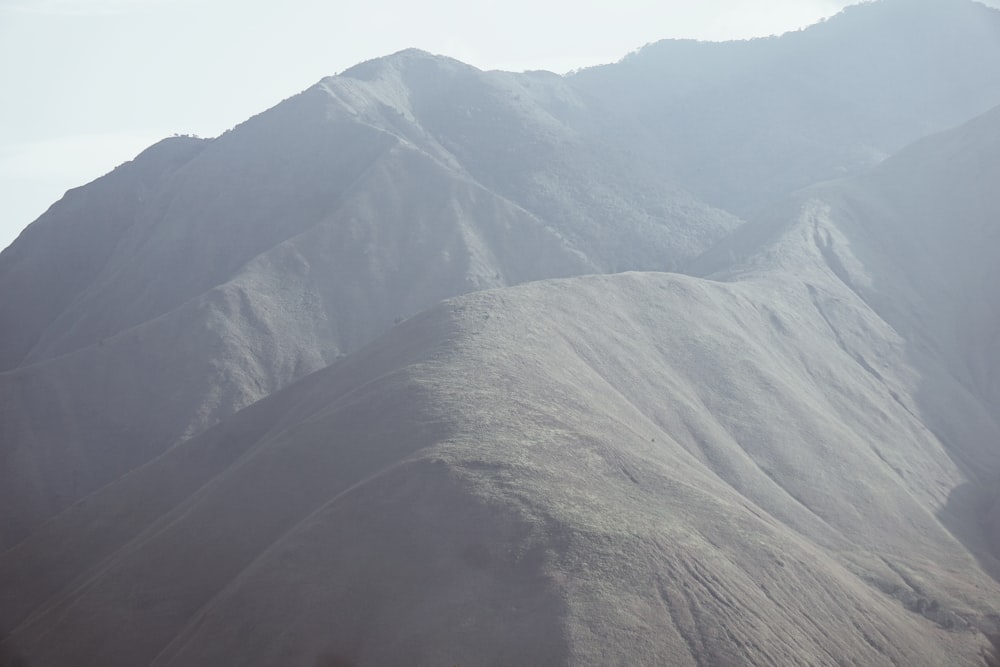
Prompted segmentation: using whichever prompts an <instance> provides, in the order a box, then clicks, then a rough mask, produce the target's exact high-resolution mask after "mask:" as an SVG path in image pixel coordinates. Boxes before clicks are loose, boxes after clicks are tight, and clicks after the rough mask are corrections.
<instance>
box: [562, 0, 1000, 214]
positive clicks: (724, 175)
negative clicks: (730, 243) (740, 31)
mask: <svg viewBox="0 0 1000 667" xmlns="http://www.w3.org/2000/svg"><path fill="white" fill-rule="evenodd" d="M570 82H571V83H572V84H573V86H574V87H575V88H577V89H579V90H582V91H586V93H588V94H591V95H595V96H597V97H599V98H601V99H602V100H613V104H612V105H611V106H610V108H613V109H615V110H617V111H618V112H619V113H622V114H623V117H624V118H625V119H627V121H629V122H632V123H634V124H637V125H639V126H641V127H642V128H644V130H645V131H647V132H648V141H647V144H646V145H645V146H644V147H643V148H645V149H646V150H652V151H657V152H659V154H660V155H661V156H662V159H663V161H664V162H665V163H667V164H669V165H671V166H670V169H671V173H672V174H673V180H675V182H677V183H678V184H680V185H681V186H683V187H685V188H687V189H689V190H690V191H692V192H694V193H695V194H696V195H698V196H699V197H700V198H702V199H704V200H705V201H707V202H709V203H711V204H714V205H716V206H720V207H722V208H724V209H727V210H730V211H734V212H738V213H742V214H751V213H753V212H756V211H759V210H760V209H761V207H762V206H764V205H767V204H768V203H771V202H773V201H774V200H776V199H778V198H781V197H783V196H784V195H786V194H788V193H789V192H791V191H792V190H795V189H797V188H801V187H805V186H808V185H811V184H813V183H816V182H817V181H820V180H826V179H830V178H837V177H841V176H844V175H846V174H851V173H855V172H857V171H858V170H859V169H862V168H865V167H867V166H871V165H873V164H875V163H877V162H878V161H879V160H881V159H883V158H884V157H886V156H887V155H890V154H892V153H894V152H896V151H898V150H900V149H901V148H903V147H904V146H906V145H907V144H909V143H911V142H913V141H916V140H917V139H919V138H921V137H923V136H926V135H927V134H929V133H931V132H938V131H941V130H944V129H946V128H949V127H952V126H954V125H957V124H959V123H962V122H965V121H966V120H968V119H969V118H971V117H972V116H974V115H977V114H980V113H983V112H985V111H986V110H987V109H989V108H991V107H993V106H996V105H997V104H1000V11H997V10H996V9H994V8H990V7H987V6H985V5H983V4H981V3H978V2H973V1H971V0H879V1H877V2H866V3H859V4H857V5H855V6H850V7H847V8H846V9H844V10H843V11H842V12H841V13H840V14H838V15H836V16H834V17H831V18H830V19H829V20H826V21H824V22H821V23H819V24H817V25H814V26H810V27H808V28H805V29H803V30H801V31H798V32H793V33H788V34H785V35H782V36H781V37H770V38H764V39H754V40H748V41H741V42H725V43H705V42H692V41H682V40H664V41H661V42H656V43H654V44H650V45H647V46H646V47H644V48H642V49H640V50H639V51H637V52H635V53H633V54H631V55H629V56H628V57H626V58H625V59H623V60H622V61H621V62H620V63H618V64H615V65H607V66H602V67H596V68H591V69H586V70H583V71H581V72H579V73H577V74H575V75H573V76H571V77H570Z"/></svg>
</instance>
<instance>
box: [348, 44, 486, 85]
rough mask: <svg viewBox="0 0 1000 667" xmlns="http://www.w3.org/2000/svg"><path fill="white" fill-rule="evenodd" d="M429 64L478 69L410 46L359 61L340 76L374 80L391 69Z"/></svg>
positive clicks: (399, 69)
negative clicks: (385, 54)
mask: <svg viewBox="0 0 1000 667" xmlns="http://www.w3.org/2000/svg"><path fill="white" fill-rule="evenodd" d="M428 66H431V67H437V68H446V69H452V70H455V69H470V70H474V69H476V68H474V67H473V66H472V65H466V64H465V63H463V62H461V61H459V60H455V59H454V58H449V57H448V56H442V55H435V54H433V53H430V52H428V51H424V50H422V49H417V48H408V49H403V50H402V51H397V52H395V53H393V54H390V55H388V56H381V57H379V58H372V59H371V60H366V61H364V62H362V63H358V64H357V65H354V66H353V67H350V68H348V69H346V70H344V71H343V72H341V73H340V75H339V76H341V77H346V78H349V79H358V80H361V81H372V80H374V79H377V78H379V77H380V76H383V75H384V74H385V73H387V72H390V71H407V70H410V69H412V68H426V67H428Z"/></svg>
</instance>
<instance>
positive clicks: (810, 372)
mask: <svg viewBox="0 0 1000 667" xmlns="http://www.w3.org/2000/svg"><path fill="white" fill-rule="evenodd" d="M815 259H817V260H818V259H821V258H820V250H819V249H818V248H816V249H815ZM821 278H825V280H824V281H823V282H819V279H821ZM813 281H816V282H817V283H818V285H814V284H813ZM811 288H812V289H811ZM814 289H821V290H823V291H824V292H826V290H830V292H829V293H828V294H825V297H826V298H827V299H829V300H830V301H833V302H837V301H839V302H840V305H839V311H838V313H837V318H836V320H835V321H836V324H835V326H836V328H837V331H839V332H841V333H842V334H843V335H846V334H847V333H854V334H855V335H857V336H858V339H859V340H868V341H873V342H872V343H870V346H869V348H867V349H866V353H868V355H869V356H868V359H869V360H870V361H869V363H871V364H874V365H878V366H879V367H882V368H884V371H883V372H882V374H881V378H880V379H876V378H874V377H873V376H872V375H871V374H870V372H869V371H868V370H866V369H865V368H864V367H863V366H862V365H860V364H858V363H857V362H856V361H855V360H854V358H853V357H852V355H851V354H850V351H849V350H845V349H844V348H843V347H842V346H841V344H840V341H839V340H838V339H837V337H836V336H835V335H834V334H832V333H831V331H830V324H829V323H828V318H829V317H830V314H829V311H826V310H821V309H818V308H817V307H816V306H815V305H814V301H813V300H814V298H815V296H814V292H813V290H814ZM876 353H877V356H876ZM918 383H919V378H918V377H917V376H916V374H915V373H914V371H913V369H912V367H910V366H909V365H908V364H907V362H906V348H905V344H904V342H903V341H902V340H900V339H898V338H897V337H896V336H894V334H893V332H892V331H891V329H889V328H888V327H887V326H886V325H885V324H884V323H883V322H881V321H880V320H879V319H878V318H877V317H876V316H875V315H874V314H873V313H872V311H871V310H870V309H867V308H865V307H864V304H863V303H861V302H859V301H858V300H857V299H856V297H853V296H852V295H851V293H850V291H849V290H847V289H846V288H845V287H842V286H839V285H838V283H837V281H836V278H835V276H833V275H832V272H830V271H828V270H826V269H823V268H817V270H816V271H815V273H814V274H813V275H811V276H809V282H808V283H798V284H796V283H795V282H794V281H792V280H790V279H789V277H788V276H781V277H780V278H779V277H770V278H768V277H760V278H753V279H747V280H742V281H739V282H735V283H731V284H722V283H712V282H707V281H700V280H697V279H690V278H683V277H679V276H669V275H662V274H623V275H619V276H612V277H605V278H599V277H594V278H580V279H573V280H569V281H561V282H546V283H534V284H531V285H527V286H524V287H520V288H516V289H508V290H502V291H489V292H484V293H479V294H475V295H470V296H468V297H464V298H462V299H460V300H457V301H453V302H449V303H447V304H445V305H443V306H442V307H440V308H438V309H436V310H434V311H431V312H430V313H427V314H425V315H422V316H420V317H419V318H416V319H415V320H413V321H411V322H407V323H405V324H404V325H402V326H400V327H398V328H397V329H396V330H394V331H393V332H392V333H391V334H389V335H388V336H387V337H385V338H383V339H381V340H380V342H379V343H378V344H376V345H375V346H374V347H373V348H369V349H367V350H366V351H365V352H364V353H362V354H360V355H357V356H352V357H351V358H349V359H347V360H345V361H344V362H343V363H342V364H339V365H337V366H334V367H332V368H330V369H327V370H325V371H323V372H321V373H320V374H317V375H315V376H310V377H309V378H307V380H305V381H303V382H302V383H299V384H296V385H293V386H292V387H290V388H289V389H288V390H286V391H284V392H281V393H279V394H277V395H275V396H274V397H272V398H271V399H268V400H267V401H265V402H263V403H261V404H260V405H258V406H254V407H253V408H250V409H248V410H247V411H246V412H244V413H240V415H238V416H237V417H236V418H235V419H233V420H231V421H227V422H226V423H224V424H222V425H220V426H219V427H217V428H216V429H213V430H211V431H209V432H208V433H206V434H205V435H204V436H202V437H200V438H198V439H195V440H192V441H189V442H188V443H185V444H184V445H182V446H180V447H178V448H175V449H173V450H171V451H170V452H169V453H168V454H166V455H165V456H164V457H162V458H160V459H158V460H157V461H155V462H153V463H151V464H149V465H148V466H145V467H144V468H142V469H140V470H138V471H136V472H134V473H132V474H131V475H129V476H127V477H125V478H123V479H122V480H121V481H119V482H118V483H116V484H115V485H112V486H110V487H108V488H107V489H105V490H104V491H102V492H101V493H100V494H98V495H96V496H94V497H92V498H89V499H88V500H87V501H86V502H85V503H83V504H81V505H78V506H76V507H74V508H73V509H71V510H70V511H69V512H67V513H66V514H64V515H63V516H61V517H59V518H58V519H57V520H56V521H54V522H51V523H49V524H47V525H46V527H45V528H44V529H43V530H42V531H40V532H39V533H37V534H36V535H35V536H34V537H33V538H31V539H30V540H28V541H26V542H25V543H23V544H22V545H20V546H19V547H18V548H17V549H15V550H14V551H13V552H10V553H8V554H6V555H5V556H4V558H3V560H2V565H0V573H2V576H3V582H4V590H6V591H10V592H11V593H8V595H10V596H11V597H13V598H14V599H15V600H16V601H17V602H19V603H20V605H24V606H20V605H5V607H6V609H5V612H6V614H5V618H6V623H7V624H8V627H10V626H14V627H15V629H14V631H13V633H12V635H11V636H10V637H9V638H8V639H7V640H6V644H5V646H6V647H7V648H8V650H9V651H11V652H14V651H16V652H18V653H20V654H21V655H22V656H23V657H24V659H26V660H27V661H28V664H33V663H34V662H38V663H39V664H68V663H70V662H73V661H74V660H79V659H80V658H81V657H83V658H85V660H87V661H91V662H98V663H101V664H109V665H110V664H129V665H134V664H147V663H150V662H151V661H152V663H153V664H163V665H166V664H178V665H180V664H184V665H192V664H219V663H220V662H238V663H247V664H274V663H276V662H280V663H285V664H287V663H291V664H308V661H311V660H313V659H315V656H317V655H320V654H323V653H327V654H339V655H341V656H342V657H344V658H349V659H351V660H355V661H357V664H399V663H400V662H410V663H413V664H437V663H439V662H442V661H444V662H448V661H451V662H459V663H460V664H509V663H510V662H511V661H515V662H517V661H521V662H529V663H537V662H545V663H549V664H607V663H608V662H609V661H611V662H618V663H622V664H626V663H628V664H648V663H662V662H664V661H667V662H672V663H675V664H726V663H732V662H736V661H739V662H741V663H750V664H754V663H757V664H775V663H787V662H796V661H798V662H802V663H808V664H837V661H843V660H854V661H857V662H860V663H862V664H873V665H874V664H941V663H942V662H945V661H949V660H950V661H951V662H952V664H975V663H976V660H977V659H978V658H979V656H980V654H981V652H982V651H984V650H985V649H986V647H987V644H986V643H985V639H984V637H983V636H982V634H980V632H981V631H992V630H993V629H994V628H993V627H992V626H991V625H990V623H991V621H990V618H991V614H996V613H997V612H998V611H1000V610H998V609H996V608H995V604H994V603H995V600H996V599H998V598H997V597H996V596H997V593H1000V587H998V586H997V584H996V582H995V581H993V580H991V579H990V578H989V577H988V576H987V575H986V574H984V573H983V571H982V570H981V569H979V567H978V566H977V565H976V563H975V561H974V560H973V558H972V557H971V556H970V554H969V552H968V551H967V550H966V549H965V548H963V546H962V545H961V544H960V543H959V542H958V541H957V540H956V539H954V538H953V537H952V536H951V534H950V533H949V532H948V530H947V529H946V527H945V526H944V525H943V524H942V522H941V520H940V519H939V518H938V517H937V516H936V513H937V512H938V511H939V510H940V509H941V508H942V507H943V506H944V505H945V504H946V502H947V497H948V492H949V490H950V489H953V488H955V487H957V486H959V485H960V484H961V483H962V482H963V481H964V479H965V478H964V475H963V472H962V471H961V469H960V468H959V466H958V465H956V464H955V462H954V461H953V460H952V458H951V457H950V456H949V452H948V450H947V448H946V447H944V446H943V445H942V444H941V442H940V441H938V440H937V439H936V438H934V436H933V435H932V434H931V433H930V432H929V431H928V430H927V429H926V428H925V427H924V425H923V424H922V423H921V421H920V419H919V418H918V416H917V415H916V414H915V411H913V410H912V408H910V406H909V405H908V403H909V399H908V396H907V395H906V394H905V393H903V392H907V391H913V388H914V387H915V385H917V384H918ZM894 394H895V395H896V396H897V397H898V399H899V400H897V398H893V395H894ZM112 519H113V520H112ZM57 547H58V548H57ZM28 563H33V564H35V565H34V566H33V567H31V568H28V569H27V570H26V568H27V565H26V564H28ZM32 596H35V598H34V604H36V605H37V606H34V608H33V610H32V606H33V605H25V604H24V603H25V601H27V600H29V599H31V598H32ZM991 600H992V602H991ZM18 607H20V610H18ZM12 608H13V611H11V610H12ZM29 611H32V614H31V616H30V617H26V614H27V613H28V612H29ZM251 629H252V630H251ZM51 636H58V637H60V641H59V642H52V641H49V640H47V639H46V638H47V637H51ZM154 658H155V660H154Z"/></svg>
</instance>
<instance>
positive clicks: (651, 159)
mask: <svg viewBox="0 0 1000 667" xmlns="http://www.w3.org/2000/svg"><path fill="white" fill-rule="evenodd" d="M997 16H1000V14H998V13H997V12H996V11H995V10H988V9H986V8H985V7H982V6H980V5H978V4H975V3H969V2H912V3H900V2H894V1H886V2H883V3H875V4H866V5H863V6H860V7H857V8H852V9H850V10H848V11H845V12H844V13H843V14H842V15H839V16H837V17H835V18H834V19H831V20H829V21H827V22H825V23H823V24H820V25H817V26H814V27H812V28H809V29H807V30H804V31H801V32H799V33H791V34H789V35H785V36H783V37H780V38H774V39H766V40H751V41H749V42H738V43H728V44H688V43H676V42H665V43H660V44H657V45H652V46H649V47H646V48H645V49H643V50H641V51H640V52H638V53H636V54H634V55H633V56H630V57H628V58H626V59H625V60H623V61H622V62H621V63H619V64H618V65H614V66H609V67H605V68H597V69H594V70H585V71H583V72H579V73H577V74H575V75H572V76H567V77H560V76H556V75H553V74H550V73H545V72H529V73H524V74H511V73H505V72H481V71H478V70H476V69H475V68H472V67H469V66H467V65H463V64H462V63H459V62H457V61H454V60H451V59H448V58H443V57H436V56H430V55H429V54H426V53H422V52H419V51H413V50H410V51H404V52H401V53H398V54H395V55H393V56H390V57H387V58H382V59H378V60H374V61H370V62H367V63H362V64H360V65H358V66H356V67H354V68H351V69H350V70H348V71H346V72H344V73H342V74H341V75H339V76H335V77H330V78H328V79H324V80H323V81H321V82H319V83H318V84H317V85H315V86H313V87H312V88H310V89H309V90H307V91H305V92H303V93H302V94H300V95H297V96H295V97H292V98H290V99H288V100H286V101H285V102H283V103H281V104H279V105H278V106H276V107H275V108H274V109H271V110H269V111H267V112H265V113H263V114H261V115H259V116H256V117H254V118H252V119H250V120H249V121H247V122H246V123H244V124H242V125H240V126H238V127H237V128H235V129H234V130H232V131H230V132H227V133H226V134H224V135H222V136H221V137H218V138H216V139H212V140H199V139H195V138H190V137H177V138H173V139H168V140H165V141H164V142H161V143H159V144H157V145H155V146H153V147H151V148H150V149H148V150H147V151H145V152H144V153H143V154H142V155H140V156H139V157H137V158H136V159H135V160H134V161H132V162H130V163H127V164H125V165H122V166H121V167H120V168H118V169H117V170H115V171H114V172H112V173H111V174H108V175H107V176H105V177H104V178H102V179H99V180H98V181H95V182H94V183H92V184H90V185H88V186H85V187H82V188H78V189H76V190H73V191H71V192H69V193H67V195H66V196H65V197H64V198H63V199H62V200H61V201H59V202H57V203H56V204H55V205H54V206H53V207H52V208H51V209H50V210H49V211H48V212H46V214H44V215H43V216H42V217H41V218H40V219H39V220H38V221H36V222H35V223H34V224H32V225H31V226H30V227H29V228H28V229H27V230H25V232H24V233H23V234H22V235H21V236H20V237H19V238H18V239H17V241H16V242H15V243H14V244H12V245H11V246H10V247H9V248H8V249H7V250H5V251H4V252H3V253H2V254H0V319H2V320H3V321H4V322H12V323H16V324H15V325H14V326H8V327H3V328H2V329H0V369H3V372H0V399H2V401H0V406H2V407H0V410H2V411H3V413H4V414H3V419H0V438H2V442H3V443H5V445H4V457H5V460H6V461H7V463H6V464H5V465H3V466H0V489H2V491H0V499H2V502H0V507H2V508H4V509H3V510H2V511H0V547H4V546H10V545H13V544H15V543H16V542H17V541H19V540H20V539H22V538H23V537H25V536H26V535H28V534H29V533H30V532H31V530H32V529H33V528H34V527H35V526H37V525H38V524H39V522H41V521H44V520H45V519H46V518H47V517H50V516H52V515H53V514H54V513H56V512H58V511H60V510H61V509H63V508H65V507H67V506H69V505H70V504H71V503H72V502H74V501H75V500H76V499H78V498H81V497H83V496H84V495H86V494H87V493H89V492H91V491H93V490H95V489H97V488H99V487H100V486H101V485H103V484H105V483H107V482H109V481H111V480H113V479H115V478H116V477H118V476H119V475H121V474H122V473H124V472H126V471H128V470H131V469H133V468H134V467H135V466H137V465H141V464H142V463H143V462H145V461H148V460H150V459H151V458H152V457H154V456H156V455H157V454H159V453H160V452H162V451H164V450H165V449H166V448H167V447H169V446H171V445H172V444H176V443H178V442H181V441H183V440H185V439H186V438H188V437H191V436H193V435H196V434H197V433H200V432H202V431H203V430H204V429H205V428H207V427H209V426H211V425H212V424H215V423H217V422H218V421H219V420H220V419H222V418H224V417H226V416H228V415H231V414H233V413H234V412H235V411H237V410H239V409H240V408H243V407H245V406H247V405H250V404H251V403H253V402H254V401H256V400H259V399H261V398H263V397H264V396H267V395H269V394H270V393H272V392H273V391H275V390H277V389H279V388H281V387H284V386H287V385H288V384H289V383H290V382H292V381H293V380H295V379H297V378H300V377H303V376H304V375H306V374H308V373H309V372H312V371H315V370H318V369H320V368H323V367H325V366H326V365H328V364H329V363H331V362H333V361H335V360H336V359H337V358H339V357H340V356H342V355H344V354H348V353H350V352H352V351H354V350H357V349H359V348H360V347H361V346H363V345H364V344H366V343H367V342H369V341H371V340H372V339H373V338H374V337H375V336H377V335H378V334H380V333H381V332H384V331H385V330H386V329H387V328H389V327H390V326H392V324H393V323H394V322H396V321H399V320H401V319H404V318H406V317H409V316H411V315H413V314H414V313H417V312H420V311H421V310H423V309H425V308H428V307H430V306H431V305H433V304H434V303H436V302H437V301H438V300H440V299H443V298H447V297H450V296H454V295H456V294H462V293H465V292H469V291H473V290H477V289H483V288H489V287H497V286H503V285H511V284H518V283H523V282H526V281H531V280H537V279H542V278H552V277H564V276H571V275H580V274H587V273H603V272H617V271H623V270H644V271H645V270H686V269H685V267H687V266H688V265H689V264H691V263H692V262H693V261H694V260H695V259H696V258H697V257H698V256H699V255H700V254H701V253H702V252H704V251H705V250H707V249H709V248H711V247H712V246H713V245H715V244H716V243H718V242H720V241H721V240H722V239H724V238H725V237H726V236H727V235H728V234H729V233H730V232H731V231H732V230H734V229H736V228H737V227H738V226H739V225H740V224H741V223H742V218H741V217H739V216H741V215H743V214H744V212H745V211H750V210H757V209H762V208H766V206H767V203H768V202H771V201H776V200H780V198H781V197H782V196H784V195H785V194H787V193H788V192H789V191H790V190H792V189H794V188H795V187H798V186H800V185H803V184H805V183H806V181H808V180H809V179H814V178H818V177H826V176H828V175H830V174H831V173H840V172H842V171H843V170H844V169H848V170H850V169H854V168H856V167H859V166H862V165H866V164H868V163H869V162H870V160H869V159H868V158H866V159H863V160H860V161H858V160H854V161H851V160H848V161H847V162H844V161H843V159H842V158H843V153H844V151H848V152H853V153H857V152H858V151H860V152H861V153H864V154H865V155H869V156H871V155H880V154H882V151H888V150H890V149H894V148H895V147H897V144H901V142H904V141H909V140H913V139H916V138H918V137H919V136H921V135H923V134H925V133H926V132H928V131H930V130H933V129H943V128H944V127H945V126H946V125H947V124H949V123H952V122H957V121H958V120H959V119H964V118H966V117H969V116H971V115H973V114H974V113H976V112H978V111H979V110H980V107H983V108H985V106H984V105H987V104H998V103H1000V86H996V85H993V82H994V80H995V79H997V78H1000V58H992V57H988V56H989V54H991V53H993V50H995V49H997V48H1000V46H998V45H1000V30H998V28H997ZM938 26H949V29H948V30H937V27H938ZM928 31H930V33H932V34H933V36H934V38H933V39H930V38H928ZM879 40H882V41H879ZM917 43H919V49H918V47H917V46H914V44H917ZM915 49H918V50H919V54H917V53H916V52H915ZM849 54H853V55H849ZM681 56H683V58H681ZM869 57H870V58H871V59H872V62H879V63H880V66H878V67H862V65H861V64H860V63H861V62H863V61H864V59H865V58H869ZM680 62H683V63H684V67H683V68H679V67H678V63H680ZM833 62H844V63H854V65H852V66H851V69H848V70H840V69H837V68H835V67H832V66H830V63H833ZM928 62H933V63H935V65H934V67H928V66H927V63H928ZM845 67H846V65H845ZM790 72H799V74H796V75H795V76H791V75H790V74H789V73H790ZM816 91H820V92H821V93H822V94H820V92H816ZM816 95H819V97H816ZM813 97H815V98H816V100H818V101H816V103H815V104H812V103H810V105H806V106H803V104H804V102H803V101H804V100H808V99H813ZM834 97H835V98H837V99H842V100H849V101H850V103H849V104H846V105H845V104H839V105H838V104H832V103H828V102H830V100H831V99H832V98H834ZM747 105H750V106H749V107H747ZM797 105H798V106H797ZM744 107H746V109H745V108H744ZM747 109H750V110H752V113H750V112H749V111H747ZM793 111H794V113H792V112H793ZM789 114H791V115H789ZM816 123H820V124H821V125H822V126H823V127H822V128H821V131H818V132H817V131H814V130H815V128H814V127H813V126H814V125H815V124H816ZM810 128H813V129H810ZM734 136H735V137H736V138H737V139H739V141H735V140H734V139H733V138H734ZM746 142H750V144H747V143H746ZM748 146H749V148H748ZM765 149H766V150H765ZM804 160H805V161H809V162H810V164H814V166H816V165H818V166H816V168H815V169H814V168H812V167H809V168H806V165H805V164H804V163H803V161H804ZM696 173H697V174H702V176H701V177H698V178H694V177H693V176H692V174H696ZM809 182H811V181H809ZM709 186H710V187H709ZM713 188H714V190H713ZM691 192H695V193H697V194H696V195H692V194H691ZM720 193H721V194H720ZM748 193H756V194H755V195H754V197H752V199H753V201H752V202H748V200H747V197H748V196H749V195H748ZM706 202H711V203H706ZM720 207H721V208H720ZM725 209H728V212H727V210H725Z"/></svg>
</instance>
